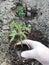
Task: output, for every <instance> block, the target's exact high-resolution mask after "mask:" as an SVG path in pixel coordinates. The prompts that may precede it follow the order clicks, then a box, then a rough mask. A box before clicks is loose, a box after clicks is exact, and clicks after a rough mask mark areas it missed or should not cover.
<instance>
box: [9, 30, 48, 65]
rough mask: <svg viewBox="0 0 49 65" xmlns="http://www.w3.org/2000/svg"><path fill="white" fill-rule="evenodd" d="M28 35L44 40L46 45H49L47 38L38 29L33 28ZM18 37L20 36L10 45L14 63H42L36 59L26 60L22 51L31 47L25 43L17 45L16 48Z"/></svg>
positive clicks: (14, 64)
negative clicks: (22, 55)
mask: <svg viewBox="0 0 49 65" xmlns="http://www.w3.org/2000/svg"><path fill="white" fill-rule="evenodd" d="M27 37H28V39H31V40H35V41H39V42H42V43H43V44H44V45H46V46H48V41H47V38H46V37H44V36H43V34H42V33H41V32H40V31H38V30H32V31H31V33H29V34H27ZM17 38H18V37H16V38H15V40H14V41H13V42H12V43H11V44H10V47H9V53H10V60H11V62H12V65H32V63H33V65H42V64H41V63H39V62H38V61H36V60H35V59H28V60H26V59H25V58H22V57H21V52H22V51H24V50H29V49H31V48H30V47H28V46H27V45H24V44H23V45H17V46H15V48H14V45H15V43H16V41H17V40H16V39H17Z"/></svg>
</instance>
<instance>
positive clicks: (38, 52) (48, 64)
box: [21, 40, 49, 65]
mask: <svg viewBox="0 0 49 65" xmlns="http://www.w3.org/2000/svg"><path fill="white" fill-rule="evenodd" d="M22 42H23V43H24V44H27V45H30V46H31V47H32V48H33V49H32V50H28V51H23V52H22V53H21V56H22V57H24V58H26V59H29V58H32V59H36V60H38V61H39V62H40V63H41V64H43V65H49V48H47V47H46V46H44V45H43V44H41V43H40V42H37V41H33V40H24V41H22Z"/></svg>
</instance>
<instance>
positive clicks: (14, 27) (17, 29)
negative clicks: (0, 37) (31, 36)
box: [10, 21, 31, 42]
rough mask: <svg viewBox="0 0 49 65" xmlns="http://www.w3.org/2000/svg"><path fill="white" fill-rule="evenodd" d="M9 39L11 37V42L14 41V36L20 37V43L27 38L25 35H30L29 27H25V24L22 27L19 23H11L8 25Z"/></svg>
mask: <svg viewBox="0 0 49 65" xmlns="http://www.w3.org/2000/svg"><path fill="white" fill-rule="evenodd" d="M10 31H11V32H10V37H11V40H10V42H12V41H13V40H14V39H15V36H17V35H18V36H19V37H20V39H19V40H20V41H22V40H23V38H24V39H26V38H27V36H26V34H28V33H30V31H31V26H30V25H28V26H26V25H25V24H24V25H22V24H20V23H16V22H14V21H13V22H12V23H11V24H10Z"/></svg>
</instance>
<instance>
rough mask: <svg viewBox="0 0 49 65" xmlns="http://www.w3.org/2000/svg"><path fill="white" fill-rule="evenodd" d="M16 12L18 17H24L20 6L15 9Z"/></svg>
mask: <svg viewBox="0 0 49 65" xmlns="http://www.w3.org/2000/svg"><path fill="white" fill-rule="evenodd" d="M17 12H18V16H19V17H24V16H25V13H24V8H23V7H22V6H18V7H17Z"/></svg>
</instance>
